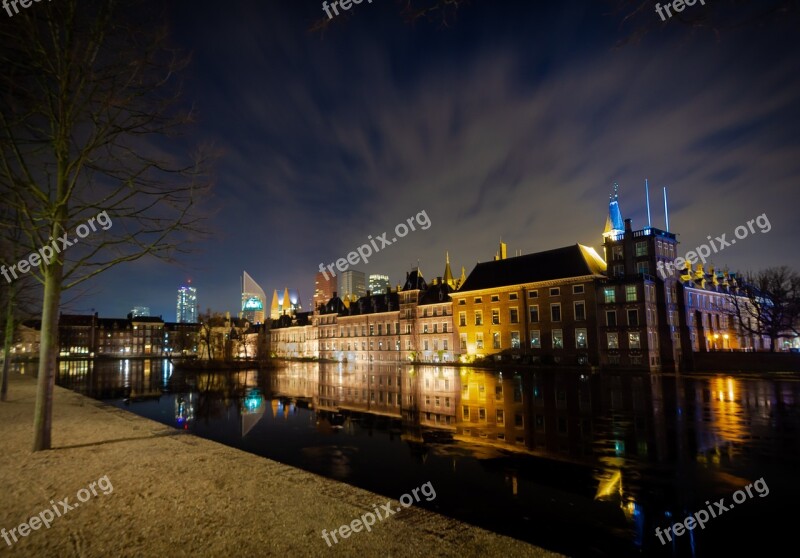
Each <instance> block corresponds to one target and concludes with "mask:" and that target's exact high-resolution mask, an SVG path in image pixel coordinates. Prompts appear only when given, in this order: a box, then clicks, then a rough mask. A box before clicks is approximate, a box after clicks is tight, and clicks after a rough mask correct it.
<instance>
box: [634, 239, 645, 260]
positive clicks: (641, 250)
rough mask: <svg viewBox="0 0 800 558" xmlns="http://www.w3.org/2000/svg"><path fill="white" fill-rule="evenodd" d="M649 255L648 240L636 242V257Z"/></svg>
mask: <svg viewBox="0 0 800 558" xmlns="http://www.w3.org/2000/svg"><path fill="white" fill-rule="evenodd" d="M646 255H647V242H637V243H636V257H637V258H638V257H639V256H646Z"/></svg>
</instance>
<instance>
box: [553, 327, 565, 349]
mask: <svg viewBox="0 0 800 558" xmlns="http://www.w3.org/2000/svg"><path fill="white" fill-rule="evenodd" d="M553 348H554V349H563V348H564V332H563V331H561V330H560V329H554V330H553Z"/></svg>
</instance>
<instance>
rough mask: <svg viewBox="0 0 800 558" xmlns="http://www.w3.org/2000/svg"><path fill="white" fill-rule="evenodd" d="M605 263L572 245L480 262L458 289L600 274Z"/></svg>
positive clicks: (477, 288) (585, 250)
mask: <svg viewBox="0 0 800 558" xmlns="http://www.w3.org/2000/svg"><path fill="white" fill-rule="evenodd" d="M605 269H606V264H605V262H604V261H603V260H602V258H600V256H598V255H597V253H596V252H595V251H594V249H592V248H588V247H586V246H581V245H580V244H573V245H572V246H566V247H564V248H556V249H554V250H547V251H545V252H536V253H535V254H526V255H524V256H517V257H514V258H506V259H504V260H494V261H491V262H485V263H479V264H478V265H476V266H475V269H473V270H472V273H470V274H469V277H467V280H466V281H465V282H464V284H463V285H462V286H461V287H460V288H459V289H458V292H464V291H478V290H482V289H491V288H495V287H506V286H510V285H520V284H525V283H537V282H539V281H553V280H556V279H567V278H570V277H581V276H585V275H600V274H602V273H603V272H604V271H605Z"/></svg>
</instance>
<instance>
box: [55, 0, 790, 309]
mask: <svg viewBox="0 0 800 558" xmlns="http://www.w3.org/2000/svg"><path fill="white" fill-rule="evenodd" d="M170 4H171V5H172V7H171V8H170V9H171V12H172V13H171V16H170V17H171V21H170V25H171V28H172V29H173V41H174V42H175V44H176V45H178V46H180V47H181V48H183V49H185V50H186V51H188V52H190V53H192V56H193V62H192V64H191V66H190V68H189V71H188V73H187V74H186V76H185V77H186V80H187V83H186V97H185V99H186V103H191V104H193V105H194V106H195V107H196V109H197V116H198V124H197V127H196V129H195V130H194V131H193V133H192V135H193V138H194V139H195V140H196V141H197V142H198V143H211V144H213V145H214V146H215V147H216V149H217V150H218V151H219V152H220V153H221V157H220V159H219V161H218V162H217V164H216V167H215V169H214V174H215V191H214V194H213V199H210V200H207V204H208V207H209V208H210V209H212V210H213V211H214V215H213V218H212V219H211V221H210V226H211V228H212V235H211V238H210V240H209V241H207V242H204V243H203V244H201V245H198V246H196V252H195V254H194V255H193V256H192V257H184V258H183V259H182V260H181V263H180V264H179V265H167V264H164V263H162V262H158V261H154V260H142V261H139V262H135V263H130V264H123V265H122V266H120V267H118V268H116V269H114V270H112V271H111V272H109V273H106V274H104V275H103V276H102V277H101V278H99V279H98V280H97V281H95V282H94V283H93V284H92V285H91V289H90V290H89V292H88V293H87V294H86V295H85V296H83V297H82V298H81V299H79V300H77V301H74V302H72V303H70V304H69V306H68V308H65V309H64V310H65V311H73V312H88V311H90V309H92V308H94V309H95V310H96V311H98V312H100V314H101V315H102V316H106V317H111V316H124V315H125V314H126V313H127V312H128V311H129V309H130V308H131V307H132V306H134V305H147V306H150V307H151V310H152V312H153V314H154V315H163V316H164V318H165V319H168V320H174V319H175V297H176V289H177V288H178V286H180V285H181V284H182V283H184V281H185V280H186V279H187V278H191V279H192V284H193V285H194V286H195V287H197V289H198V300H199V305H200V307H201V309H202V310H205V309H206V308H207V307H210V308H212V309H213V310H216V311H222V312H224V311H231V312H232V313H233V314H235V313H237V312H238V311H239V309H240V306H239V304H240V278H241V273H242V271H243V270H246V271H247V272H248V273H249V274H250V275H251V276H252V277H253V278H254V279H255V280H256V281H258V282H259V283H260V284H261V286H262V287H263V288H264V290H265V291H266V293H267V297H268V300H267V304H269V302H270V299H271V296H272V291H273V289H279V290H281V291H282V290H283V288H284V287H289V288H296V289H299V291H300V295H301V299H302V302H303V305H304V306H305V307H306V309H309V301H310V299H311V296H312V295H313V284H314V275H315V273H316V272H317V271H318V267H319V264H320V263H322V262H324V263H326V264H327V263H331V262H334V261H335V260H336V259H338V258H341V257H346V256H347V253H348V252H350V251H352V250H355V249H356V248H357V247H358V246H360V245H362V244H364V243H366V242H368V236H369V235H372V237H376V236H378V235H380V234H382V233H383V232H388V233H389V234H388V235H387V238H389V239H391V238H392V237H393V236H395V235H394V233H393V230H394V227H395V225H396V224H397V223H399V222H404V221H406V219H407V218H409V217H413V216H415V215H416V214H417V213H419V212H420V211H425V212H426V214H427V216H428V217H429V218H430V221H431V223H432V225H431V226H430V228H429V229H428V230H425V231H423V230H417V231H415V232H411V233H410V234H408V236H406V237H405V238H403V239H401V240H398V241H397V242H396V243H395V244H393V245H391V246H387V247H385V248H383V250H381V252H380V253H378V254H377V255H376V256H375V257H374V258H372V259H370V262H369V263H368V264H367V265H363V264H359V265H356V266H354V267H355V269H358V270H361V271H364V272H366V273H368V274H369V273H385V274H388V275H389V276H390V278H391V280H392V283H393V284H397V283H398V282H402V281H403V280H404V278H405V272H406V271H407V270H409V269H410V268H411V267H412V266H414V265H416V264H417V260H419V262H420V266H421V268H422V271H423V274H424V276H425V277H426V279H428V280H430V279H432V278H433V277H435V276H438V275H441V274H442V272H443V269H444V258H445V251H449V253H450V259H451V263H452V266H453V272H454V274H456V275H458V274H459V273H460V269H461V266H462V265H463V266H465V267H466V268H467V273H469V271H470V270H471V269H472V268H473V267H474V265H475V264H476V263H477V262H478V261H487V260H490V259H491V258H492V257H493V255H494V253H495V252H496V251H497V245H498V242H499V241H500V239H501V238H502V240H503V241H505V242H507V244H508V251H509V255H513V254H514V253H515V252H516V251H517V250H521V251H522V252H523V253H530V252H535V251H540V250H547V249H551V248H558V247H561V246H566V245H569V244H574V243H576V242H579V243H581V244H587V245H590V246H594V247H595V248H596V249H597V250H598V252H601V250H600V248H601V240H602V238H601V233H602V229H603V226H604V223H605V218H606V214H607V207H608V196H609V193H610V191H611V189H612V184H613V183H614V182H615V181H616V182H618V183H619V184H620V206H621V209H622V213H623V216H624V217H626V218H627V217H630V218H632V219H633V226H634V228H642V227H643V226H645V225H646V224H647V213H646V207H645V190H644V181H645V179H646V178H647V179H649V182H650V188H651V205H652V217H653V225H654V226H656V227H659V228H664V209H663V199H662V190H661V189H662V187H663V186H668V188H669V190H668V191H669V198H670V204H669V209H670V229H671V230H672V231H673V232H677V233H678V234H679V236H678V239H679V241H680V242H681V244H680V246H679V248H680V252H681V253H685V252H686V251H688V250H691V249H693V248H694V247H695V246H698V245H699V244H701V243H703V242H706V239H707V236H708V235H711V236H712V237H716V236H719V235H722V234H723V233H726V234H727V237H728V239H730V238H731V237H732V236H733V232H734V229H735V228H736V227H737V226H739V225H743V224H746V222H747V221H748V220H750V219H755V218H756V217H757V216H758V215H761V214H764V213H765V214H766V215H767V219H768V220H769V222H770V224H771V230H770V231H769V232H768V233H761V232H760V230H759V228H758V227H756V229H755V230H756V232H755V234H750V235H749V236H748V237H747V238H746V239H743V240H740V241H738V242H737V244H736V245H734V246H730V247H728V248H725V250H724V251H723V252H721V253H719V254H717V255H716V256H715V257H714V259H713V263H714V264H715V265H717V266H718V267H723V266H726V265H727V266H728V267H730V268H731V270H741V271H746V270H757V269H759V268H763V267H767V266H774V265H783V264H786V265H789V266H790V267H792V268H794V269H796V270H800V257H798V250H797V248H796V242H797V240H796V239H797V238H798V237H799V236H800V220H799V219H798V218H797V214H798V198H799V196H798V194H797V192H798V184H800V143H799V136H798V124H799V123H800V103H798V99H800V72H799V71H798V66H800V56H798V50H800V49H798V41H797V39H796V38H794V37H793V35H796V34H797V28H796V26H791V25H780V24H774V23H771V24H769V25H765V26H764V27H759V26H756V25H747V26H744V27H743V28H742V29H738V30H735V31H731V30H726V31H724V32H722V33H720V34H714V33H713V32H711V31H708V30H705V31H703V30H698V31H695V32H690V30H689V29H687V28H686V27H685V26H682V25H681V24H680V23H679V22H677V21H674V22H673V21H670V22H667V23H665V24H663V25H659V26H655V28H654V29H652V30H651V31H650V32H648V33H647V34H646V35H645V36H644V37H643V38H642V39H641V40H640V41H632V42H627V43H625V44H623V45H622V46H618V43H619V42H620V40H622V39H624V38H625V37H626V36H627V35H629V29H628V28H626V27H624V26H622V25H621V19H622V14H619V13H614V12H613V10H611V9H609V4H608V3H606V2H601V1H596V0H592V1H584V2H578V1H561V0H559V1H554V2H511V1H509V2H505V1H494V2H489V1H480V0H473V1H472V2H471V3H470V4H468V5H465V6H463V7H462V8H461V9H460V10H459V11H458V16H457V18H456V19H452V20H449V21H448V24H449V25H447V26H445V25H443V24H442V21H441V19H432V20H421V21H417V22H415V23H414V24H409V23H407V22H405V21H404V20H403V18H402V17H401V16H400V14H399V10H398V7H397V4H396V3H395V2H394V1H393V0H375V1H374V2H373V3H372V4H369V3H367V2H366V1H365V2H363V3H362V4H360V5H354V6H353V8H352V9H351V10H350V11H349V12H348V16H339V18H337V21H334V22H333V23H334V24H333V25H332V26H331V27H330V28H329V29H327V30H326V31H325V32H324V33H323V34H321V33H318V32H310V31H309V29H310V27H311V25H312V24H313V22H314V21H315V20H316V19H319V18H322V17H325V16H324V13H323V12H322V9H321V2H317V1H305V0H302V1H301V0H292V1H283V2H277V1H251V0H247V1H237V2H231V3H220V2H213V3H212V2H202V1H200V2H198V1H192V2H189V1H183V0H181V1H176V2H171V3H170ZM687 9H689V8H687ZM692 9H696V8H692ZM652 18H653V19H652V20H651V19H650V14H645V17H643V20H644V21H646V22H647V23H656V21H655V20H656V18H657V15H656V14H655V12H654V13H653V14H652ZM418 229H419V227H418ZM65 298H69V296H65Z"/></svg>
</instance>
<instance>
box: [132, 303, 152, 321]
mask: <svg viewBox="0 0 800 558" xmlns="http://www.w3.org/2000/svg"><path fill="white" fill-rule="evenodd" d="M148 316H150V307H149V306H134V307H133V308H131V317H133V318H138V317H145V318H146V317H148Z"/></svg>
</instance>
